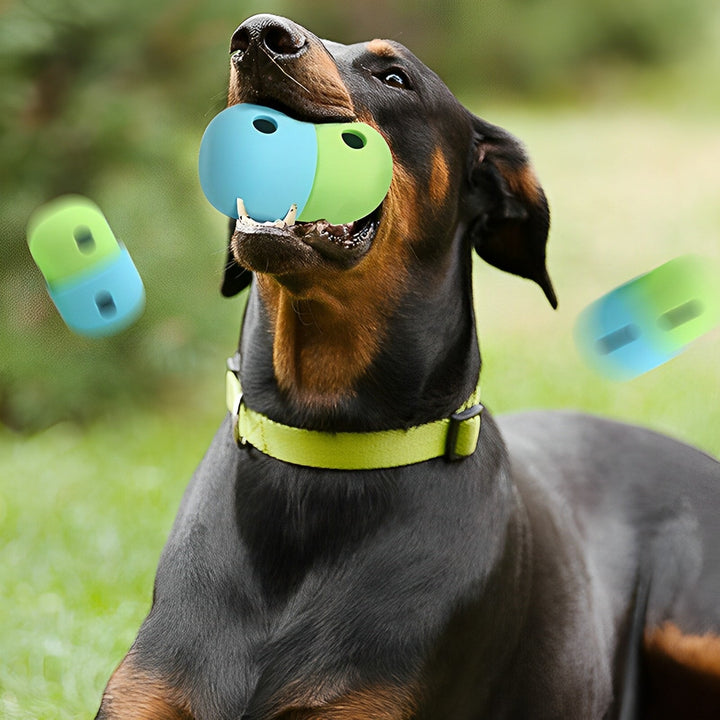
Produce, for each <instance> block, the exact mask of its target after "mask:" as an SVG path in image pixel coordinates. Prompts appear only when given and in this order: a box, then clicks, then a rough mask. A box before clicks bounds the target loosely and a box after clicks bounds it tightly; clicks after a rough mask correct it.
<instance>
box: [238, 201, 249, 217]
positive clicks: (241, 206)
mask: <svg viewBox="0 0 720 720" xmlns="http://www.w3.org/2000/svg"><path fill="white" fill-rule="evenodd" d="M237 211H238V219H239V220H240V219H242V220H247V219H248V211H247V210H246V209H245V203H244V202H243V199H242V198H238V199H237Z"/></svg>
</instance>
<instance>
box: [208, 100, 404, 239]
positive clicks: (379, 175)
mask: <svg viewBox="0 0 720 720" xmlns="http://www.w3.org/2000/svg"><path fill="white" fill-rule="evenodd" d="M199 174H200V185H201V186H202V189H203V192H204V193H205V196H206V197H207V199H208V200H209V201H210V203H211V204H212V205H213V206H214V207H215V208H217V209H218V210H219V211H220V212H221V213H224V214H225V215H228V216H229V217H234V218H237V217H238V210H237V200H238V198H241V199H242V200H243V203H244V205H245V208H246V210H247V213H248V215H249V217H251V218H252V219H253V220H256V221H257V222H273V221H276V220H280V219H283V218H284V217H285V216H286V215H287V213H288V211H289V210H290V208H291V206H292V205H296V206H297V219H298V220H300V221H301V222H312V221H315V220H327V221H328V222H330V223H333V224H335V225H340V224H345V223H350V222H353V221H354V220H359V219H360V218H362V217H365V216H366V215H369V214H370V213H371V212H372V211H373V210H375V209H376V208H377V207H378V206H379V205H380V203H381V202H382V201H383V199H384V198H385V195H387V192H388V188H389V187H390V182H391V180H392V155H391V153H390V148H389V147H388V145H387V143H386V142H385V139H384V138H383V137H382V135H380V133H379V132H378V131H377V130H375V129H374V128H372V127H371V126H370V125H366V124H365V123H361V122H350V123H319V124H315V123H309V122H302V121H300V120H294V119H293V118H291V117H288V116H287V115H285V114H283V113H281V112H278V111H277V110H272V109H271V108H267V107H261V106H259V105H252V104H249V103H241V104H239V105H232V106H231V107H229V108H227V109H225V110H223V111H222V112H221V113H220V114H219V115H217V116H215V117H214V118H213V120H212V121H211V122H210V124H209V125H208V127H207V129H206V130H205V134H204V135H203V138H202V141H201V144H200V158H199Z"/></svg>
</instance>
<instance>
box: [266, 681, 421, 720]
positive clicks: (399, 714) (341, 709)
mask: <svg viewBox="0 0 720 720" xmlns="http://www.w3.org/2000/svg"><path fill="white" fill-rule="evenodd" d="M416 710H417V696H416V692H415V691H414V689H413V688H408V687H405V686H400V685H386V686H373V687H369V688H366V689H364V690H354V691H350V692H348V693H345V694H343V695H341V696H340V697H339V698H337V699H335V700H332V701H330V702H326V703H319V702H317V701H315V702H310V703H307V704H306V702H303V701H300V702H298V703H296V704H294V706H290V707H286V708H285V709H284V710H282V711H281V712H280V713H278V714H277V715H273V720H409V718H411V717H413V715H414V713H415V712H416Z"/></svg>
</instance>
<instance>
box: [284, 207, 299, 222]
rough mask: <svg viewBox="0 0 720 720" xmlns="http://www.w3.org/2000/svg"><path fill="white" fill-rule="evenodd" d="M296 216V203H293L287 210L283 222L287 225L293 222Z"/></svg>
mask: <svg viewBox="0 0 720 720" xmlns="http://www.w3.org/2000/svg"><path fill="white" fill-rule="evenodd" d="M296 217H297V204H296V203H293V204H292V205H291V206H290V209H289V210H288V211H287V215H286V216H285V217H284V218H283V220H282V221H283V222H284V223H285V225H287V226H288V227H289V226H291V225H294V224H295V218H296Z"/></svg>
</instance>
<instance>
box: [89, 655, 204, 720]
mask: <svg viewBox="0 0 720 720" xmlns="http://www.w3.org/2000/svg"><path fill="white" fill-rule="evenodd" d="M98 718H99V720H193V715H192V713H191V711H190V706H189V703H188V701H187V700H186V699H185V698H183V696H182V693H180V692H179V691H178V690H177V689H175V688H172V687H170V686H169V685H168V684H167V683H165V682H163V681H162V680H160V679H159V678H157V677H153V676H151V675H149V674H147V673H145V672H143V671H141V670H138V669H137V668H134V667H133V662H132V654H130V655H128V656H127V657H126V658H125V660H123V662H122V663H121V664H120V666H119V667H118V669H117V670H116V671H115V672H114V673H113V676H112V677H111V678H110V682H109V683H108V685H107V687H106V688H105V693H104V694H103V699H102V704H101V706H100V713H99V715H98Z"/></svg>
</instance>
